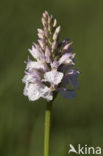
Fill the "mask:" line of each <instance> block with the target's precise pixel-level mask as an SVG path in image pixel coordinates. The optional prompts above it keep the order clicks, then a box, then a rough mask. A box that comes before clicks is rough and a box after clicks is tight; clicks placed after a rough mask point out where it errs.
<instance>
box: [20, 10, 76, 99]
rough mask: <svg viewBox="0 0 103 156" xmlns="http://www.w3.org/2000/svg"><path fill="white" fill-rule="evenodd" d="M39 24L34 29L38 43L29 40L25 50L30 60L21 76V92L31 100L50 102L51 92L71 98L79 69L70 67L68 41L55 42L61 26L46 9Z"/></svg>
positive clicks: (70, 58)
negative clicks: (30, 45)
mask: <svg viewBox="0 0 103 156" xmlns="http://www.w3.org/2000/svg"><path fill="white" fill-rule="evenodd" d="M42 24H43V29H37V31H38V37H39V39H38V43H37V44H36V43H33V46H32V49H29V52H30V54H31V55H32V57H33V58H34V60H30V59H29V60H28V61H27V63H26V71H25V76H24V78H23V79H22V81H23V83H25V88H24V95H25V96H28V98H29V100H31V101H35V100H38V99H39V98H41V97H42V98H44V99H46V100H47V101H51V100H53V97H54V94H55V93H56V92H59V93H61V94H62V95H63V96H64V97H66V98H69V99H72V98H73V97H75V95H76V94H75V91H76V89H77V86H78V85H79V83H78V76H79V72H78V71H77V70H76V69H72V67H73V66H74V65H75V63H74V57H75V54H72V52H71V45H72V42H68V39H67V40H63V41H62V42H59V33H60V31H61V27H60V26H57V27H56V25H57V20H56V19H54V20H53V16H52V15H49V14H48V12H47V11H45V12H44V13H43V16H42ZM68 84H70V85H71V87H68Z"/></svg>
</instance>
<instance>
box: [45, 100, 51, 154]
mask: <svg viewBox="0 0 103 156" xmlns="http://www.w3.org/2000/svg"><path fill="white" fill-rule="evenodd" d="M51 108H52V102H48V103H47V105H46V111H45V130H44V156H49V146H50V122H51Z"/></svg>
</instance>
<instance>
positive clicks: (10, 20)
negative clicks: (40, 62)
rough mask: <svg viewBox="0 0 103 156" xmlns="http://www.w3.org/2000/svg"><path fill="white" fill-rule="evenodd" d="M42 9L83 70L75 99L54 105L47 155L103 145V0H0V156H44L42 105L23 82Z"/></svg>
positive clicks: (63, 155) (59, 155)
mask: <svg viewBox="0 0 103 156" xmlns="http://www.w3.org/2000/svg"><path fill="white" fill-rule="evenodd" d="M44 10H48V11H49V13H51V14H53V15H54V17H56V18H57V20H58V24H60V25H61V26H62V32H61V39H63V38H70V39H71V41H74V45H73V48H74V52H76V53H77V66H78V67H80V71H81V72H82V74H81V76H80V78H79V81H80V87H79V89H78V91H77V98H75V99H73V101H72V102H71V101H68V100H66V99H63V98H62V97H61V96H58V97H57V98H56V100H55V102H54V106H53V114H52V127H51V131H52V132H51V155H52V156H68V149H69V144H70V143H71V144H73V145H74V146H75V147H76V146H77V144H81V145H84V144H87V145H88V146H94V147H95V146H102V147H103V69H102V68H103V1H102V0H98V1H97V0H84V1H83V0H51V1H49V0H9V1H7V0H0V64H1V65H0V156H43V132H44V112H45V101H44V100H38V101H36V102H29V101H28V99H27V97H24V96H23V93H22V92H23V88H24V84H22V82H21V79H22V77H23V76H24V69H25V64H24V60H27V56H28V48H31V46H32V42H33V41H36V40H37V31H36V29H37V28H38V27H41V15H42V13H43V11H44ZM102 154H103V152H102ZM71 155H72V153H71Z"/></svg>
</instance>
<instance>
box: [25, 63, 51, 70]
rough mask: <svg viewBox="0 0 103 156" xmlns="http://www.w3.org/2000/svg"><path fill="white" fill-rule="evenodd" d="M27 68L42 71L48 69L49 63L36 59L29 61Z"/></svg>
mask: <svg viewBox="0 0 103 156" xmlns="http://www.w3.org/2000/svg"><path fill="white" fill-rule="evenodd" d="M26 69H27V70H31V69H38V70H42V71H48V66H47V64H46V63H45V62H44V63H42V62H40V61H38V62H36V61H29V62H28V63H27V67H26Z"/></svg>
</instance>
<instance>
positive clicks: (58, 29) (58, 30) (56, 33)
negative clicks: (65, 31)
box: [53, 26, 61, 40]
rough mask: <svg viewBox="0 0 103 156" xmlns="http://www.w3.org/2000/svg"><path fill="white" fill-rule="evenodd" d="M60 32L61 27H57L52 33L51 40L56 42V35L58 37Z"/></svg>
mask: <svg viewBox="0 0 103 156" xmlns="http://www.w3.org/2000/svg"><path fill="white" fill-rule="evenodd" d="M60 30H61V27H60V26H58V27H57V28H56V30H55V32H54V35H53V40H57V38H58V35H59V33H60Z"/></svg>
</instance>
